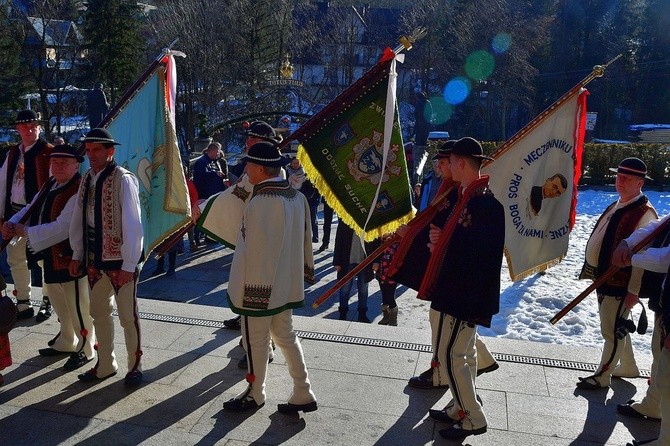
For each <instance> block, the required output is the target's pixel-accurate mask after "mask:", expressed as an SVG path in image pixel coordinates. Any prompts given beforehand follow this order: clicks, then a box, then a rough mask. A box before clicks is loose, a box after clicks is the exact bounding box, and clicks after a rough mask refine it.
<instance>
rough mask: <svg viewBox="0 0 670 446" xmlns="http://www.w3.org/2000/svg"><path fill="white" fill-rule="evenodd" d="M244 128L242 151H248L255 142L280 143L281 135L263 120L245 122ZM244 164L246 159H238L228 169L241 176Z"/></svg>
mask: <svg viewBox="0 0 670 446" xmlns="http://www.w3.org/2000/svg"><path fill="white" fill-rule="evenodd" d="M243 127H244V130H243V131H242V135H244V136H245V137H246V139H245V141H244V147H243V149H242V153H243V154H246V153H247V152H248V151H249V147H251V146H253V145H254V144H256V143H257V142H261V141H269V142H273V143H277V144H278V143H280V142H281V140H282V137H281V136H280V135H278V134H277V132H276V131H275V129H274V128H272V126H271V125H270V124H268V123H267V122H265V121H253V122H250V123H249V122H245V123H244V124H243ZM245 166H246V161H245V159H244V158H242V159H241V160H240V162H239V163H237V164H235V165H234V166H230V168H229V169H228V170H229V171H230V173H232V174H233V175H235V176H236V177H237V178H239V177H241V176H242V174H243V173H244V167H245Z"/></svg>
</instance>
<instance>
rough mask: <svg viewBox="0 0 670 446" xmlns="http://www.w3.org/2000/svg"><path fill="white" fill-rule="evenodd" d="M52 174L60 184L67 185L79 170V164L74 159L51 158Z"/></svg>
mask: <svg viewBox="0 0 670 446" xmlns="http://www.w3.org/2000/svg"><path fill="white" fill-rule="evenodd" d="M50 166H51V174H52V175H53V176H54V178H55V179H56V181H57V182H58V183H59V184H63V183H67V182H68V181H70V180H71V179H72V177H73V176H74V174H75V173H77V171H78V170H79V163H78V162H77V160H76V159H74V158H51V163H50Z"/></svg>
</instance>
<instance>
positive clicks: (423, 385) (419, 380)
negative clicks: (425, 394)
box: [407, 370, 449, 389]
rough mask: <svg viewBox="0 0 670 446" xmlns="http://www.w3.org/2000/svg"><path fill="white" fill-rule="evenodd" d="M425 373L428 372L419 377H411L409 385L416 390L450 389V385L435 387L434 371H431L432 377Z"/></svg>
mask: <svg viewBox="0 0 670 446" xmlns="http://www.w3.org/2000/svg"><path fill="white" fill-rule="evenodd" d="M425 373H426V372H424V373H422V374H421V375H419V376H413V377H411V378H410V379H409V382H408V383H407V384H408V385H409V386H410V387H414V388H415V389H448V388H449V385H448V384H443V385H441V386H435V385H433V374H432V370H431V374H430V376H429V375H428V374H425Z"/></svg>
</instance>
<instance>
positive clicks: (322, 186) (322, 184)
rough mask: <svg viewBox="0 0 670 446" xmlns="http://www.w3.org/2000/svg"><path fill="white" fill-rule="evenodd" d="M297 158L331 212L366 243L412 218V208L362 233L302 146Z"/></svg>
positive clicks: (388, 232) (393, 230)
mask: <svg viewBox="0 0 670 446" xmlns="http://www.w3.org/2000/svg"><path fill="white" fill-rule="evenodd" d="M297 157H298V159H299V160H300V164H302V168H303V170H304V171H305V173H306V174H307V177H308V178H313V179H314V180H313V181H312V180H310V181H312V182H313V183H314V186H315V187H316V188H317V189H318V190H319V192H321V196H322V197H323V199H324V200H326V203H328V206H330V207H331V208H333V211H335V212H336V213H337V216H338V217H339V218H340V220H342V222H344V224H346V225H347V226H349V227H350V228H352V229H353V230H354V232H355V233H356V234H358V235H360V234H364V236H363V239H364V240H365V241H366V242H371V241H373V240H376V239H378V238H380V237H381V236H383V235H385V234H390V233H393V232H395V231H396V230H397V229H398V228H399V227H400V226H402V225H404V224H407V223H409V222H410V221H411V220H412V219H413V218H414V215H415V213H416V211H415V210H414V208H412V210H411V211H410V212H408V213H407V214H406V215H403V216H402V217H400V218H397V219H395V220H393V221H390V222H388V223H386V224H384V225H381V226H379V227H378V228H375V229H373V230H368V231H364V230H363V228H361V227H360V226H359V225H358V224H357V223H356V221H355V220H354V219H353V217H351V215H349V213H348V212H347V211H346V210H345V209H344V206H343V205H342V203H341V202H340V200H338V198H337V196H336V195H335V193H333V191H332V190H331V188H330V186H329V185H328V183H327V182H326V180H325V179H324V177H323V175H321V173H320V172H319V171H318V170H317V168H316V167H315V166H314V164H312V160H311V159H310V156H309V154H308V153H307V150H306V149H305V148H304V147H303V145H302V144H300V145H299V146H298V154H297ZM324 192H325V193H324Z"/></svg>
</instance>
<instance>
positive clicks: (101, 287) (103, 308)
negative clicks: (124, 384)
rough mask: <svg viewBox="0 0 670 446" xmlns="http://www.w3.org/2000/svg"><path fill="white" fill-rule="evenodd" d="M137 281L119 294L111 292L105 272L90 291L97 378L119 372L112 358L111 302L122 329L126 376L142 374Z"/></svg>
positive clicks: (113, 355)
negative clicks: (96, 347) (126, 364)
mask: <svg viewBox="0 0 670 446" xmlns="http://www.w3.org/2000/svg"><path fill="white" fill-rule="evenodd" d="M136 292H137V278H135V279H133V280H131V281H130V282H128V283H127V284H125V285H123V286H122V287H121V289H120V290H119V292H118V293H115V292H114V287H112V282H111V281H110V280H109V277H108V276H107V273H106V272H104V271H103V272H102V277H101V278H100V280H98V281H97V282H96V283H95V285H94V286H93V288H91V291H90V296H91V316H93V325H94V326H95V334H96V336H97V338H98V363H97V364H96V366H95V369H96V375H97V376H98V377H99V378H102V377H105V376H107V375H110V374H112V373H114V372H116V370H117V369H118V364H117V362H116V355H115V354H114V320H113V318H112V311H114V301H116V308H117V310H118V313H119V322H121V327H123V334H124V336H125V341H126V354H127V360H128V372H130V371H132V370H133V369H134V370H139V371H142V366H141V359H142V350H141V348H140V340H141V338H140V317H139V311H138V309H137V298H136Z"/></svg>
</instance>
